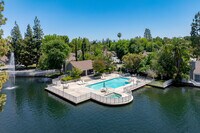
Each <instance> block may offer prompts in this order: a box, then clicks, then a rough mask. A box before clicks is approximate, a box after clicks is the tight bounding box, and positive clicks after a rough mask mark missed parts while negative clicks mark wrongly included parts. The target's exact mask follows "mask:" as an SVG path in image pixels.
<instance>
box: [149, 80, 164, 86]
mask: <svg viewBox="0 0 200 133" xmlns="http://www.w3.org/2000/svg"><path fill="white" fill-rule="evenodd" d="M164 82H165V80H156V81H153V82H151V83H149V84H148V85H151V86H156V87H163V83H164Z"/></svg>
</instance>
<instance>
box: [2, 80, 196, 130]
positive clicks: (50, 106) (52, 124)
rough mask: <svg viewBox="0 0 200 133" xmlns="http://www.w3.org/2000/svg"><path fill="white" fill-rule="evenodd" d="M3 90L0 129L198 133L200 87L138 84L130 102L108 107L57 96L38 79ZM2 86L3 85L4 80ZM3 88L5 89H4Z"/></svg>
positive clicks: (23, 81)
mask: <svg viewBox="0 0 200 133" xmlns="http://www.w3.org/2000/svg"><path fill="white" fill-rule="evenodd" d="M16 85H17V86H18V88H16V89H13V90H5V89H3V92H4V93H6V94H7V103H6V105H5V107H4V111H3V112H1V113H0V121H1V122H0V133H133V132H134V133H146V132H148V133H185V132H186V133H198V132H199V131H200V89H198V88H188V87H180V88H175V87H170V88H168V89H165V90H162V89H156V88H142V89H140V90H137V91H135V92H133V96H134V100H133V102H132V103H131V104H128V105H126V106H120V107H108V106H103V105H100V104H98V103H95V102H92V101H88V102H85V103H83V104H80V105H78V106H75V105H73V104H71V103H68V102H66V101H63V100H61V99H59V98H56V97H54V96H52V95H50V94H48V93H47V92H46V91H44V88H45V86H46V84H45V83H40V82H39V81H38V79H34V78H32V79H31V78H29V79H23V78H21V79H19V78H18V79H16ZM5 87H6V85H5ZM5 87H4V88H5Z"/></svg>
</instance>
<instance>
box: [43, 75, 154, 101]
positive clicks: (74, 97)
mask: <svg viewBox="0 0 200 133" xmlns="http://www.w3.org/2000/svg"><path fill="white" fill-rule="evenodd" d="M117 77H120V75H119V74H109V75H106V76H105V79H95V80H90V81H87V82H86V83H85V84H83V85H78V84H77V82H71V83H68V85H69V86H68V88H67V89H64V88H63V86H62V85H55V84H51V85H48V87H46V88H45V90H47V91H49V92H51V93H53V94H55V95H58V96H59V97H62V98H64V99H66V100H69V101H71V102H72V103H74V104H79V103H82V102H84V101H87V100H89V99H92V100H95V101H97V102H100V103H103V104H107V105H123V104H127V103H130V102H132V100H133V96H132V94H131V93H130V92H131V91H133V90H136V89H139V88H141V87H142V86H145V85H146V84H148V83H150V82H151V80H149V79H141V78H137V77H131V76H127V78H131V79H134V81H138V82H137V83H136V82H135V83H133V82H131V83H130V84H127V85H125V86H122V87H119V88H116V89H112V88H108V89H107V90H106V92H101V90H94V89H91V88H88V87H87V85H90V84H95V83H98V82H102V81H105V80H109V79H113V78H117ZM110 93H118V94H120V95H121V98H109V97H106V95H108V94H110Z"/></svg>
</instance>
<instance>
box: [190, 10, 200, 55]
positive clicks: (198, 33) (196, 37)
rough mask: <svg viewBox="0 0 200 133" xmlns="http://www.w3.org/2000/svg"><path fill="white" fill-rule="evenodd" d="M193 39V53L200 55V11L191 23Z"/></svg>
mask: <svg viewBox="0 0 200 133" xmlns="http://www.w3.org/2000/svg"><path fill="white" fill-rule="evenodd" d="M190 34H191V41H192V46H193V54H194V56H195V57H198V58H199V57H200V12H198V13H197V14H196V15H195V17H194V19H193V22H192V24H191V33H190Z"/></svg>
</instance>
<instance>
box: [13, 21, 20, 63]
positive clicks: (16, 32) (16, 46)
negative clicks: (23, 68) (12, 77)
mask: <svg viewBox="0 0 200 133" xmlns="http://www.w3.org/2000/svg"><path fill="white" fill-rule="evenodd" d="M21 45H22V35H21V32H20V29H19V25H18V24H17V22H16V21H15V26H14V27H13V29H12V30H11V46H12V50H13V51H14V54H15V63H16V64H20V53H21Z"/></svg>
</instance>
